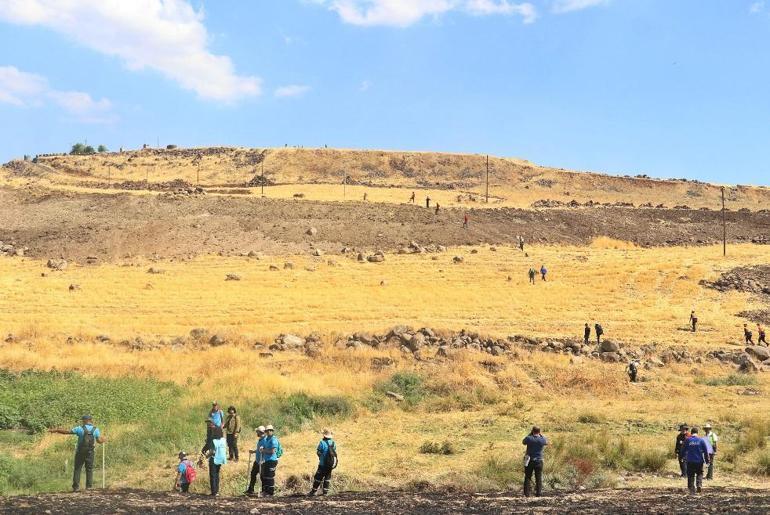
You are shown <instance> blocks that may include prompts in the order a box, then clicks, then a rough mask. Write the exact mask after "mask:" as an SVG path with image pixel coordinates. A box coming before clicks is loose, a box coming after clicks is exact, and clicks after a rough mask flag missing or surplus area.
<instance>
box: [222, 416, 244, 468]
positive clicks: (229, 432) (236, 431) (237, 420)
mask: <svg viewBox="0 0 770 515" xmlns="http://www.w3.org/2000/svg"><path fill="white" fill-rule="evenodd" d="M224 427H225V434H226V438H227V453H228V458H229V459H231V460H233V461H235V462H237V461H238V435H240V434H241V416H240V415H238V410H236V409H235V406H230V407H229V408H227V417H225V426H224Z"/></svg>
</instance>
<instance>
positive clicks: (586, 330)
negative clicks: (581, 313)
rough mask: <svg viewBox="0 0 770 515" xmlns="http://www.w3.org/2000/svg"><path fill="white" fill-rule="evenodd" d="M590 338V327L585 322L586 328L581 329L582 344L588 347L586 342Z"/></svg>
mask: <svg viewBox="0 0 770 515" xmlns="http://www.w3.org/2000/svg"><path fill="white" fill-rule="evenodd" d="M590 338H591V327H590V326H589V325H588V322H586V326H585V327H584V328H583V344H584V345H588V340H589V339H590Z"/></svg>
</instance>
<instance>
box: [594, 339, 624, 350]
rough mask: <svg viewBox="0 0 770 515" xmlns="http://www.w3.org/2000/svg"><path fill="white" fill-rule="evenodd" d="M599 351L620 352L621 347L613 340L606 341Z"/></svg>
mask: <svg viewBox="0 0 770 515" xmlns="http://www.w3.org/2000/svg"><path fill="white" fill-rule="evenodd" d="M599 350H600V351H601V352H619V351H620V345H618V344H617V343H615V342H613V341H611V340H604V341H603V342H602V343H601V345H599Z"/></svg>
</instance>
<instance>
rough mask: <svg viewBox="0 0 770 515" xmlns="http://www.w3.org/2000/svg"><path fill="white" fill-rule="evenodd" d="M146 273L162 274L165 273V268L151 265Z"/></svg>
mask: <svg viewBox="0 0 770 515" xmlns="http://www.w3.org/2000/svg"><path fill="white" fill-rule="evenodd" d="M147 273H148V274H164V273H166V271H165V270H161V269H160V268H155V267H153V266H151V267H150V268H148V269H147Z"/></svg>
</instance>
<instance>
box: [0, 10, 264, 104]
mask: <svg viewBox="0 0 770 515" xmlns="http://www.w3.org/2000/svg"><path fill="white" fill-rule="evenodd" d="M0 20H4V21H7V22H10V23H16V24H21V25H39V26H43V27H46V28H49V29H51V30H54V31H56V32H59V33H61V34H64V35H65V36H67V37H69V38H71V39H73V40H75V41H76V42H78V43H79V44H81V45H83V46H85V47H88V48H90V49H92V50H94V51H96V52H100V53H103V54H107V55H110V56H114V57H117V58H119V59H120V60H121V61H122V62H123V63H124V65H125V66H126V67H127V68H128V69H130V70H144V69H150V70H155V71H157V72H159V73H161V74H162V75H163V76H165V77H167V78H169V79H171V80H173V81H174V82H176V83H178V84H179V85H180V86H181V87H183V88H184V89H188V90H191V91H194V92H195V93H197V94H198V96H199V97H201V98H203V99H207V100H216V101H223V102H232V101H235V100H239V99H242V98H245V97H250V96H255V95H259V94H260V84H261V81H260V79H258V78H257V77H252V76H242V75H238V74H237V73H236V72H235V67H234V66H233V63H232V61H231V60H230V58H229V57H227V56H224V55H216V54H213V53H212V52H211V51H209V49H208V43H209V34H208V32H207V30H206V27H205V26H204V25H203V12H202V11H199V12H196V11H195V10H194V9H193V7H192V6H191V5H190V4H189V3H188V2H187V1H186V0H130V1H127V0H0Z"/></svg>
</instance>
